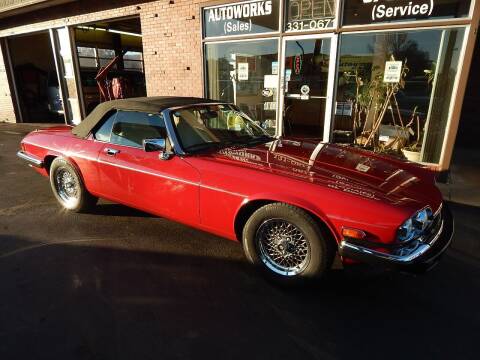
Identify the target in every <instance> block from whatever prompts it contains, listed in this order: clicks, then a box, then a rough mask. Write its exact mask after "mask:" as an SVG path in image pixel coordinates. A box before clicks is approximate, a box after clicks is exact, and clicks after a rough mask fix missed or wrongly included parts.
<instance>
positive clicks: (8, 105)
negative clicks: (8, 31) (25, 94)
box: [0, 47, 16, 122]
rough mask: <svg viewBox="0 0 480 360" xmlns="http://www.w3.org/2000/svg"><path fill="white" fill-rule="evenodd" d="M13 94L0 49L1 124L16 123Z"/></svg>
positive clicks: (0, 49)
mask: <svg viewBox="0 0 480 360" xmlns="http://www.w3.org/2000/svg"><path fill="white" fill-rule="evenodd" d="M15 120H16V119H15V111H14V109H13V101H12V94H11V91H10V87H9V86H8V78H7V70H6V69H5V63H4V61H3V52H2V48H1V47H0V122H15Z"/></svg>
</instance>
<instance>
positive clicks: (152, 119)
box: [110, 111, 167, 147]
mask: <svg viewBox="0 0 480 360" xmlns="http://www.w3.org/2000/svg"><path fill="white" fill-rule="evenodd" d="M166 137H167V131H166V129H165V121H164V120H163V118H162V117H160V116H159V115H157V114H149V113H144V112H134V111H119V112H118V113H117V116H116V118H115V123H114V125H113V129H112V135H111V138H110V142H111V143H113V144H117V145H124V146H132V147H142V143H143V140H145V139H165V138H166Z"/></svg>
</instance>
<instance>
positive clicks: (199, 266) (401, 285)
mask: <svg viewBox="0 0 480 360" xmlns="http://www.w3.org/2000/svg"><path fill="white" fill-rule="evenodd" d="M30 129H31V127H28V126H25V125H5V124H3V125H2V124H0V169H1V170H0V171H1V173H0V174H1V175H0V359H5V360H7V359H8V360H11V359H29V360H31V359H64V360H65V359H115V360H119V359H129V360H133V359H352V358H356V359H359V358H360V359H363V358H365V359H406V358H408V359H478V357H479V355H478V353H479V350H478V345H479V344H478V340H479V339H480V310H479V300H480V261H479V260H478V256H477V255H478V254H480V251H479V243H480V236H479V235H480V221H479V220H480V208H478V207H475V206H468V205H460V204H455V203H452V204H451V207H452V210H453V213H454V216H455V220H456V230H457V233H456V235H455V238H454V242H453V247H452V249H450V250H449V251H448V252H447V253H446V254H445V256H444V257H443V259H442V262H441V263H440V264H439V265H438V266H437V267H436V268H435V269H433V270H432V271H431V272H429V273H428V274H425V275H422V276H417V277H413V276H408V275H402V274H397V273H391V272H388V273H383V272H382V273H378V272H363V271H361V272H360V271H359V272H355V271H354V270H353V269H352V270H353V271H352V270H350V271H347V272H345V271H342V270H335V271H332V273H331V274H330V276H329V278H328V279H326V280H324V281H322V282H319V283H318V284H313V285H310V286H308V287H305V288H301V289H290V290H289V289H283V288H279V287H277V286H275V285H273V284H271V283H269V282H268V281H267V280H265V279H263V278H262V277H261V276H259V274H257V272H256V271H255V270H254V269H252V268H251V267H250V266H249V265H248V264H247V262H246V260H245V258H244V256H243V252H242V248H241V246H240V245H239V244H238V243H235V242H232V241H229V240H225V239H222V238H218V237H215V236H212V235H210V234H207V233H204V232H200V231H197V230H194V229H191V228H189V227H186V226H183V225H180V224H176V223H173V222H170V221H168V220H165V219H161V218H156V217H153V216H150V215H149V214H146V213H143V212H140V211H136V210H133V209H130V208H127V207H124V206H121V205H117V204H111V203H107V202H104V201H102V202H100V204H99V205H98V206H97V207H96V208H95V209H94V210H93V211H92V212H91V213H88V214H72V213H68V212H66V211H64V210H61V209H60V207H59V206H58V205H57V203H56V201H55V199H54V198H53V195H52V194H51V191H50V185H49V183H48V179H46V178H43V177H41V176H40V175H38V174H37V173H35V172H34V171H33V170H32V169H30V168H29V167H27V166H26V165H25V164H24V163H23V162H22V161H21V160H19V159H17V158H16V156H15V153H16V151H17V150H18V144H19V141H20V139H21V138H22V136H23V135H24V134H25V133H26V132H28V131H29V130H30ZM219 211H221V210H219ZM466 239H467V240H466Z"/></svg>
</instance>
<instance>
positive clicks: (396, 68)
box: [383, 61, 402, 83]
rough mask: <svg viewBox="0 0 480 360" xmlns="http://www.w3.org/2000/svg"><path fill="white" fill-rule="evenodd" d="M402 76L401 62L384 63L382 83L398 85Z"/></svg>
mask: <svg viewBox="0 0 480 360" xmlns="http://www.w3.org/2000/svg"><path fill="white" fill-rule="evenodd" d="M401 76H402V62H401V61H387V62H385V72H384V73H383V82H386V83H398V82H400V78H401Z"/></svg>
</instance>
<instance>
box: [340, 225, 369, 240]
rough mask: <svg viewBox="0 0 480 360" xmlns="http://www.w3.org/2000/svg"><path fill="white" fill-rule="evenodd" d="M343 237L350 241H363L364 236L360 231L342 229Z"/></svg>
mask: <svg viewBox="0 0 480 360" xmlns="http://www.w3.org/2000/svg"><path fill="white" fill-rule="evenodd" d="M342 235H343V237H346V238H350V239H359V240H361V239H365V237H366V235H365V233H364V232H363V231H362V230H358V229H352V228H346V227H344V228H342Z"/></svg>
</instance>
